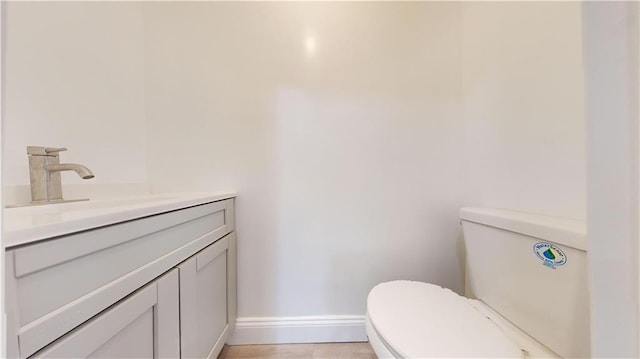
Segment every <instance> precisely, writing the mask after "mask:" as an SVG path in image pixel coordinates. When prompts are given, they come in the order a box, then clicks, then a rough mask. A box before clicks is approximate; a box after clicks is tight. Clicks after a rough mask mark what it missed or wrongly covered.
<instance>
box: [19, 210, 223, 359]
mask: <svg viewBox="0 0 640 359" xmlns="http://www.w3.org/2000/svg"><path fill="white" fill-rule="evenodd" d="M232 230H233V199H229V200H225V201H219V202H213V203H208V204H204V205H199V206H194V207H190V208H186V209H181V210H176V211H173V212H168V213H164V214H159V215H155V216H150V217H146V218H142V219H138V220H134V221H130V222H125V223H120V224H116V225H111V226H107V227H103V228H99V229H95V230H91V231H86V232H80V233H76V234H72V235H68V236H64V237H61V238H57V239H55V240H49V241H46V242H42V243H38V244H34V245H30V246H25V247H22V248H16V249H13V250H11V251H9V252H7V253H8V256H7V266H8V268H7V273H11V274H13V275H12V276H10V277H9V278H7V292H8V293H9V294H11V295H13V297H12V298H8V299H7V301H8V303H7V304H8V306H9V305H10V304H11V307H12V308H17V313H8V314H9V315H12V316H14V317H13V322H15V323H17V326H18V330H17V331H18V337H19V347H20V356H21V357H23V358H24V357H26V356H29V355H31V354H33V353H34V352H35V351H37V350H39V349H40V348H42V347H43V346H44V345H47V344H48V343H50V342H51V341H53V340H55V339H56V338H58V337H60V336H61V335H63V334H64V333H66V332H68V331H69V330H71V329H73V328H75V327H76V326H78V325H79V324H81V323H83V322H84V321H86V320H87V319H89V318H91V317H92V316H94V315H95V314H97V313H99V312H100V311H102V310H104V309H105V308H107V307H108V306H110V305H112V304H113V303H115V302H116V301H118V300H120V299H121V298H123V297H124V296H126V295H128V294H129V293H131V292H132V291H134V290H136V289H137V288H139V287H140V286H142V285H144V284H145V283H148V282H149V281H150V280H152V279H153V278H155V277H157V276H158V275H160V274H162V273H164V272H165V271H167V270H169V269H170V268H171V267H173V266H175V265H176V264H177V263H179V262H180V261H183V260H184V259H186V258H188V257H189V256H191V255H192V254H193V253H195V252H197V251H198V250H200V249H202V248H204V247H206V246H207V245H209V244H211V243H213V242H215V241H216V240H218V239H220V238H222V237H223V236H225V235H226V234H227V233H229V232H231V231H232ZM11 302H13V303H11Z"/></svg>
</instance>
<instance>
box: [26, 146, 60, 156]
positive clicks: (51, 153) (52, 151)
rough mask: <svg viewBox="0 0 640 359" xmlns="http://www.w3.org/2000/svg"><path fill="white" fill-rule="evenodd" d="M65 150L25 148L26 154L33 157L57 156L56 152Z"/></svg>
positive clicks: (37, 147)
mask: <svg viewBox="0 0 640 359" xmlns="http://www.w3.org/2000/svg"><path fill="white" fill-rule="evenodd" d="M66 150H67V149H66V148H55V147H41V146H27V154H28V155H35V156H58V152H60V151H66Z"/></svg>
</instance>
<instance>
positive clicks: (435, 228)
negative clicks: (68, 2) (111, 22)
mask: <svg viewBox="0 0 640 359" xmlns="http://www.w3.org/2000/svg"><path fill="white" fill-rule="evenodd" d="M144 22H145V34H146V37H145V51H146V52H145V61H146V62H145V70H146V91H147V92H146V99H147V102H146V108H147V116H148V121H149V122H148V123H149V160H150V162H149V163H150V166H149V178H150V179H151V185H152V189H153V190H154V191H174V190H218V189H225V188H234V189H236V190H237V191H238V193H239V197H238V199H237V207H236V213H237V230H238V238H239V294H238V297H239V315H240V316H241V317H289V316H310V315H312V316H313V315H341V314H353V315H363V314H364V313H365V300H366V295H367V293H368V291H369V290H370V289H371V288H372V286H373V285H375V284H376V283H378V282H381V281H385V280H390V279H399V278H402V279H415V280H426V281H430V282H434V283H437V284H441V285H444V286H447V287H451V288H453V289H454V290H458V291H460V290H461V289H462V274H461V263H460V260H459V258H458V257H457V254H456V246H457V240H458V236H459V224H458V221H457V209H458V208H459V206H460V204H461V203H462V198H463V192H464V191H463V184H464V180H463V157H462V155H463V148H462V146H461V143H462V127H461V126H462V117H461V115H462V111H461V104H460V101H459V99H460V91H461V88H460V86H461V78H460V66H461V63H460V60H461V59H460V41H461V38H460V36H461V34H460V8H459V5H457V4H443V3H424V4H384V3H250V4H247V3H244V4H243V3H189V4H185V3H182V4H175V3H151V4H145V5H144Z"/></svg>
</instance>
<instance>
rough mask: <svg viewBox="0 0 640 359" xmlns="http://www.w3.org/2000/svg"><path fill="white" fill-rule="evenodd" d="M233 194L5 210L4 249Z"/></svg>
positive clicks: (149, 197)
mask: <svg viewBox="0 0 640 359" xmlns="http://www.w3.org/2000/svg"><path fill="white" fill-rule="evenodd" d="M235 196H236V194H235V193H234V192H206V193H162V194H152V195H144V196H135V197H125V198H117V199H108V200H90V201H85V202H68V203H60V204H48V205H41V206H28V207H18V208H5V209H4V216H3V235H2V242H3V245H4V247H5V248H9V247H14V246H18V245H23V244H27V243H31V242H35V241H39V240H42V239H46V238H52V237H57V236H61V235H65V234H70V233H74V232H79V231H84V230H88V229H93V228H98V227H102V226H106V225H110V224H114V223H119V222H125V221H129V220H133V219H137V218H142V217H146V216H150V215H154V214H158V213H163V212H168V211H173V210H177V209H181V208H186V207H191V206H197V205H199V204H203V203H208V202H214V201H220V200H223V199H227V198H232V197H235Z"/></svg>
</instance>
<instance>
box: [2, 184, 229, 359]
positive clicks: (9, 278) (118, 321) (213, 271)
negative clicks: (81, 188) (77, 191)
mask: <svg viewBox="0 0 640 359" xmlns="http://www.w3.org/2000/svg"><path fill="white" fill-rule="evenodd" d="M234 197H235V194H233V193H223V194H177V195H155V196H144V197H139V198H132V199H124V200H110V201H90V202H76V203H67V204H58V205H47V206H40V207H25V208H15V209H9V210H6V211H5V218H4V220H5V238H4V240H5V247H6V257H5V258H6V310H7V333H6V335H7V348H8V354H9V356H10V357H19V358H28V357H74V358H76V357H108V358H124V357H127V358H132V357H137V358H142V357H145V358H150V357H154V358H158V357H171V358H196V357H197V358H216V357H217V355H218V353H219V352H220V350H221V349H222V347H223V345H224V343H225V342H226V339H227V337H228V335H229V332H230V331H231V330H232V329H233V327H234V324H235V318H236V237H235V233H234Z"/></svg>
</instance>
